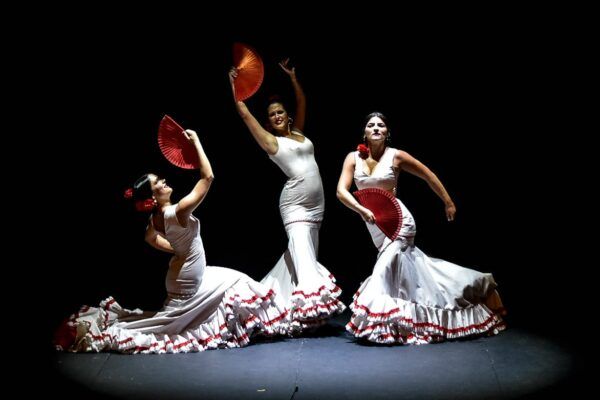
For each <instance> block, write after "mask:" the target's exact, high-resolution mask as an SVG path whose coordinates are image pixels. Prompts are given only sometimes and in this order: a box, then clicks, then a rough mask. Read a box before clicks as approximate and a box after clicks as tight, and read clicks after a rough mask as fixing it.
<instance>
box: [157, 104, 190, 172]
mask: <svg viewBox="0 0 600 400" xmlns="http://www.w3.org/2000/svg"><path fill="white" fill-rule="evenodd" d="M183 131H184V129H183V128H182V127H181V126H180V125H179V124H178V123H177V122H175V121H174V120H173V118H171V117H169V116H168V115H165V116H164V117H163V119H162V121H160V126H159V127H158V146H159V147H160V151H162V153H163V154H164V156H165V157H166V158H167V160H169V162H170V163H171V164H173V165H175V166H177V167H179V168H185V169H195V168H199V167H200V164H199V160H198V153H197V152H196V149H195V148H194V145H193V144H192V143H190V141H189V140H188V139H187V137H186V136H185V134H184V133H183Z"/></svg>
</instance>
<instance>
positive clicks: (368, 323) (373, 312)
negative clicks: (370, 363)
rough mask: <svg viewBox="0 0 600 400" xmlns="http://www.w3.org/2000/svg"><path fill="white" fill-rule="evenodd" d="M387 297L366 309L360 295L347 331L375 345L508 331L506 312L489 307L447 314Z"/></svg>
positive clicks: (464, 309)
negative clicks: (504, 319) (506, 329)
mask: <svg viewBox="0 0 600 400" xmlns="http://www.w3.org/2000/svg"><path fill="white" fill-rule="evenodd" d="M385 297H386V298H378V299H374V300H372V301H371V304H369V305H366V304H362V303H361V302H360V292H357V293H356V294H355V295H354V301H353V302H352V304H351V305H350V309H351V310H352V317H351V318H350V322H348V324H347V325H346V330H347V331H348V332H350V333H352V334H353V335H354V336H355V337H357V338H362V339H366V340H368V341H370V342H375V343H381V344H395V343H398V344H426V343H432V342H441V341H444V340H447V339H459V338H464V337H468V336H474V335H483V334H488V335H491V334H498V333H499V332H500V331H502V330H504V329H505V328H506V325H505V323H504V321H503V320H502V318H501V317H500V314H501V313H502V312H504V310H495V311H492V310H490V309H489V308H488V307H487V306H486V305H485V304H476V305H473V306H471V307H468V308H463V309H459V310H447V309H441V308H435V307H430V306H425V305H421V304H416V303H412V302H410V301H406V300H403V299H398V298H395V299H393V298H391V297H389V296H385ZM376 302H377V303H378V304H375V303H376Z"/></svg>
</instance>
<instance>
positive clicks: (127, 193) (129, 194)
mask: <svg viewBox="0 0 600 400" xmlns="http://www.w3.org/2000/svg"><path fill="white" fill-rule="evenodd" d="M123 196H124V197H125V198H126V199H127V200H129V199H131V198H132V197H133V189H132V188H129V189H127V190H126V191H125V193H123Z"/></svg>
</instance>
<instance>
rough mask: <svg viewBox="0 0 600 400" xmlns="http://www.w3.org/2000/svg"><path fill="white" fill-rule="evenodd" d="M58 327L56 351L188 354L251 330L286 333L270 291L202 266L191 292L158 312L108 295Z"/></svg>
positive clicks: (242, 337) (284, 314) (235, 341)
mask: <svg viewBox="0 0 600 400" xmlns="http://www.w3.org/2000/svg"><path fill="white" fill-rule="evenodd" d="M61 330H62V332H61V333H60V334H59V336H62V341H61V340H60V339H61V338H60V337H59V338H58V339H59V340H56V338H55V343H57V349H58V350H66V351H72V352H79V351H82V352H83V351H96V352H99V351H117V352H124V353H134V354H135V353H187V352H196V351H203V350H207V349H215V348H224V347H242V346H245V345H247V344H248V343H249V341H250V337H251V336H252V335H253V334H262V335H269V336H270V335H277V334H281V335H288V334H289V312H288V311H287V309H286V308H285V304H284V302H283V300H282V299H281V298H280V297H279V296H277V294H276V293H275V292H274V291H273V290H271V289H269V288H267V287H265V286H264V285H261V284H260V283H258V282H256V281H254V280H253V279H251V278H250V277H248V276H247V275H245V274H243V273H241V272H238V271H235V270H232V269H228V268H220V267H206V269H205V271H204V276H203V278H202V282H201V283H200V287H199V288H198V290H197V291H196V293H195V294H192V295H189V296H178V297H173V296H171V295H170V296H169V297H168V298H167V300H166V302H165V305H164V307H163V308H162V309H161V310H160V311H158V312H142V311H141V310H139V309H135V310H128V309H124V308H122V307H121V306H120V305H119V304H118V303H117V302H116V301H115V300H114V299H113V298H112V297H109V298H108V299H106V300H104V301H103V302H101V303H100V306H99V307H88V306H84V307H82V308H81V310H80V311H79V312H78V313H75V314H73V315H72V316H71V317H70V318H69V319H68V320H67V321H65V323H64V324H63V326H62V327H61ZM66 336H71V339H72V340H65V337H66ZM61 343H66V345H65V344H62V345H61Z"/></svg>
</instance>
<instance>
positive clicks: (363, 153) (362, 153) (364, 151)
mask: <svg viewBox="0 0 600 400" xmlns="http://www.w3.org/2000/svg"><path fill="white" fill-rule="evenodd" d="M356 150H358V156H359V157H360V158H362V159H363V160H366V159H367V158H368V157H369V148H368V147H367V146H366V145H364V144H362V143H361V144H359V145H358V147H357V148H356Z"/></svg>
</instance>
